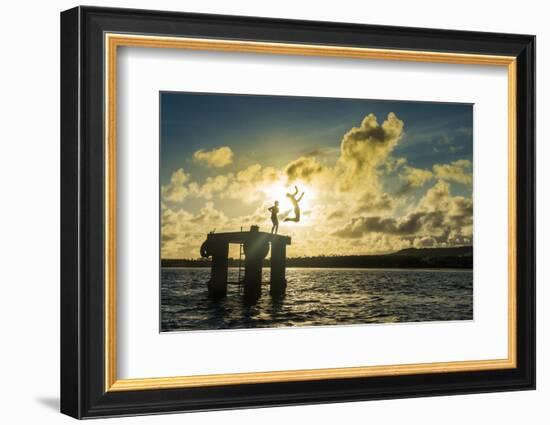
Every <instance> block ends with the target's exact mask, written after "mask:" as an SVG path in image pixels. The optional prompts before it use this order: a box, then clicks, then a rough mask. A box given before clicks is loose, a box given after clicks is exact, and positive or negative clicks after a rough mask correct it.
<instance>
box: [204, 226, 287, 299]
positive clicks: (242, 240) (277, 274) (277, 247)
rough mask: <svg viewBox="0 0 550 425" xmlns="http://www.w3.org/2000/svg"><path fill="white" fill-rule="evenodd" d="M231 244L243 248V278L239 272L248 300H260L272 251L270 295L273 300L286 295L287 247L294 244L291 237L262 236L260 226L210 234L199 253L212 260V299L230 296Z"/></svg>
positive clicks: (209, 284)
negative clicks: (265, 268) (266, 264)
mask: <svg viewBox="0 0 550 425" xmlns="http://www.w3.org/2000/svg"><path fill="white" fill-rule="evenodd" d="M232 243H234V244H240V245H241V256H242V255H244V275H243V276H242V277H241V273H240V270H239V283H240V284H242V285H243V288H244V298H245V300H246V301H248V302H256V301H257V300H258V299H259V298H260V296H261V293H262V266H263V261H264V259H265V258H266V256H267V254H268V253H269V251H270V249H271V277H270V282H269V284H270V293H271V295H272V296H274V297H280V296H283V295H284V294H285V291H286V277H285V270H286V246H287V245H290V243H291V240H290V237H288V236H282V235H275V234H272V233H266V232H260V231H259V227H258V226H251V227H250V230H249V231H244V232H243V231H241V232H229V233H209V234H208V236H207V237H206V241H204V243H203V244H202V246H201V249H200V254H201V256H202V257H212V265H211V275H210V281H209V282H208V295H209V296H210V297H212V298H222V297H225V296H226V295H227V284H228V281H227V268H228V260H229V259H228V254H229V244H232ZM240 261H242V258H240Z"/></svg>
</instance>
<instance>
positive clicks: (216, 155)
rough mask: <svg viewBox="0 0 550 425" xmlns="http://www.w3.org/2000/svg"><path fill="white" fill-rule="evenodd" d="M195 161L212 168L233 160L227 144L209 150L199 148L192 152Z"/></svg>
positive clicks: (223, 165) (227, 163) (222, 165)
mask: <svg viewBox="0 0 550 425" xmlns="http://www.w3.org/2000/svg"><path fill="white" fill-rule="evenodd" d="M193 159H194V160H195V161H196V162H199V163H202V164H205V165H206V166H208V167H212V168H221V167H225V166H226V165H229V164H231V163H232V162H233V151H232V150H231V148H230V147H229V146H222V147H219V148H216V149H212V150H211V151H205V150H203V149H200V150H198V151H196V152H195V153H194V154H193Z"/></svg>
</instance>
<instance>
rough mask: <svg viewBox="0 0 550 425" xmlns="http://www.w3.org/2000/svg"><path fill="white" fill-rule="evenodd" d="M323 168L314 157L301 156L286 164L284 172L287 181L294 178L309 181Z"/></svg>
mask: <svg viewBox="0 0 550 425" xmlns="http://www.w3.org/2000/svg"><path fill="white" fill-rule="evenodd" d="M325 169H326V168H325V166H324V165H323V164H321V163H320V162H318V161H317V160H316V159H315V158H312V157H307V156H302V157H300V158H298V159H296V160H294V161H292V162H291V163H290V164H288V165H287V166H286V168H285V173H286V176H287V178H288V181H289V183H292V182H294V181H296V180H301V181H303V182H306V183H309V182H311V180H312V178H313V177H315V176H317V175H319V174H321V173H322V172H323V171H325Z"/></svg>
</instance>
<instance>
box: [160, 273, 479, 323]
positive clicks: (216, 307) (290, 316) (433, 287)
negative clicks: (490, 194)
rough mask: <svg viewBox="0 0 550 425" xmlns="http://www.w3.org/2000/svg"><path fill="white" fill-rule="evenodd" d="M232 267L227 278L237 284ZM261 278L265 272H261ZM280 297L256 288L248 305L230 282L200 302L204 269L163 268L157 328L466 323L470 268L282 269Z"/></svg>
mask: <svg viewBox="0 0 550 425" xmlns="http://www.w3.org/2000/svg"><path fill="white" fill-rule="evenodd" d="M237 273H238V271H237V269H236V268H230V269H229V280H231V281H237ZM263 273H264V277H263V280H264V281H268V280H269V269H268V268H266V269H264V272H263ZM286 277H287V281H288V286H287V292H286V296H285V297H284V298H283V299H280V300H274V299H273V298H272V297H271V295H270V294H269V285H263V287H262V297H261V299H260V300H259V301H258V303H257V304H256V305H254V306H246V305H245V304H244V303H243V301H242V295H241V294H240V292H239V286H238V285H229V286H228V294H227V297H226V298H224V299H222V300H211V299H209V298H208V292H207V286H206V282H207V281H208V280H209V278H210V269H209V268H163V269H162V271H161V331H185V330H214V329H243V328H271V327H282V326H316V325H352V324H366V323H392V322H420V321H445V320H471V319H472V318H473V284H472V280H473V279H472V271H471V270H402V269H314V268H289V269H287V274H286Z"/></svg>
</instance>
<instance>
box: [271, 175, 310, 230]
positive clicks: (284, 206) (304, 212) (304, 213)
mask: <svg viewBox="0 0 550 425" xmlns="http://www.w3.org/2000/svg"><path fill="white" fill-rule="evenodd" d="M294 186H297V187H298V196H300V194H301V193H302V192H303V193H304V196H303V197H302V199H301V200H300V204H299V205H300V212H301V217H300V222H298V223H292V225H293V226H299V225H300V224H303V223H307V222H308V221H310V220H311V216H310V212H311V211H312V209H313V207H314V206H315V199H316V197H317V191H316V190H315V189H314V188H313V187H312V186H311V185H308V184H307V183H303V182H296V183H295V184H291V185H288V184H285V183H282V182H277V183H273V184H269V185H266V186H264V187H263V188H262V189H261V191H262V192H263V193H264V195H265V200H266V201H267V202H269V203H271V204H272V203H273V202H275V201H279V210H280V214H285V213H288V214H289V216H293V214H294V213H293V205H292V203H291V202H290V200H289V199H288V197H287V196H286V194H287V193H294V190H295V189H294Z"/></svg>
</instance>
